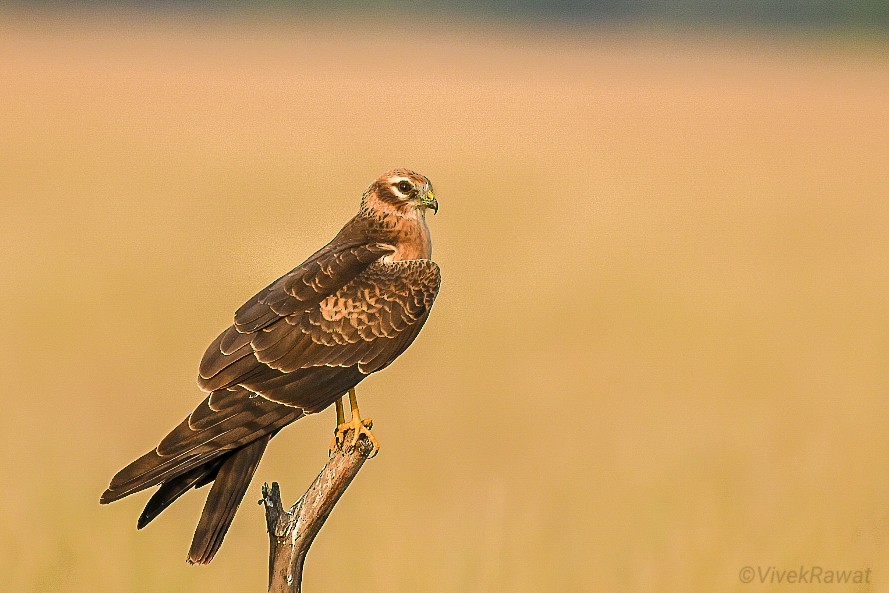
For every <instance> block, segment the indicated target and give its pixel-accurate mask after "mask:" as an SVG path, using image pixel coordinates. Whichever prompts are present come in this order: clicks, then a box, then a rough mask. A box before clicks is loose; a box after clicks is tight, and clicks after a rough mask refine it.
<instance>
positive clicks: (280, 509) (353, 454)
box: [261, 431, 373, 593]
mask: <svg viewBox="0 0 889 593" xmlns="http://www.w3.org/2000/svg"><path fill="white" fill-rule="evenodd" d="M351 437H352V431H349V432H347V433H346V434H345V435H344V438H343V440H342V441H341V442H346V443H348V442H350V441H351ZM372 452H373V446H372V445H371V444H370V442H369V441H368V440H367V439H366V438H359V439H358V442H357V443H356V445H355V447H354V448H353V449H352V450H351V451H343V450H342V447H341V446H337V449H336V451H334V453H333V455H332V456H331V457H330V459H329V460H328V461H327V464H326V465H325V466H324V468H323V469H322V470H321V473H320V474H318V477H317V478H315V481H314V482H312V485H311V486H309V489H308V490H306V493H305V494H303V495H302V497H301V498H300V499H299V500H297V501H296V502H295V503H294V505H293V506H292V507H290V510H284V506H283V504H281V490H280V488H279V487H278V483H277V482H272V486H271V487H269V485H268V484H263V485H262V501H261V503H262V504H264V505H265V522H266V527H267V528H268V532H269V591H270V592H271V593H299V592H300V591H301V589H302V574H303V565H304V564H305V561H306V555H307V554H308V553H309V547H311V545H312V542H313V541H314V540H315V536H316V535H318V532H319V531H320V530H321V527H322V526H323V525H324V521H325V520H326V519H327V517H328V516H329V515H330V513H331V511H333V507H334V505H335V504H336V503H337V501H338V500H339V499H340V497H341V496H342V495H343V493H344V492H345V491H346V488H348V487H349V484H350V483H351V482H352V480H353V479H354V478H355V476H356V475H358V470H360V469H361V466H363V465H364V462H365V461H367V459H368V456H370V455H371V454H372Z"/></svg>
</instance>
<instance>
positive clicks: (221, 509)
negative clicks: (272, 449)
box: [183, 434, 272, 564]
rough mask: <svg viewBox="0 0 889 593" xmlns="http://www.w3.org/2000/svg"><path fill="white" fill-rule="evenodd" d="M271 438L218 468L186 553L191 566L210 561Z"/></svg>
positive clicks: (254, 443) (239, 451)
mask: <svg viewBox="0 0 889 593" xmlns="http://www.w3.org/2000/svg"><path fill="white" fill-rule="evenodd" d="M271 438H272V434H269V435H267V436H264V437H262V438H259V439H257V440H255V441H253V442H252V443H250V444H249V445H247V446H246V447H242V448H241V449H238V450H237V451H235V452H234V453H232V454H230V455H229V456H227V457H226V459H225V461H223V462H222V465H220V466H219V471H218V473H217V474H216V480H215V481H214V482H213V487H212V488H211V489H210V494H209V495H208V496H207V502H206V503H205V504H204V511H203V513H201V520H200V521H199V522H198V527H197V529H196V530H195V532H194V539H193V540H192V542H191V549H190V550H189V551H188V561H189V562H190V563H191V564H207V563H208V562H210V561H211V560H213V556H215V555H216V552H217V551H218V550H219V547H220V546H221V545H222V538H224V537H225V533H226V532H227V531H228V528H229V526H230V525H231V523H232V519H234V517H235V512H236V511H237V510H238V505H240V504H241V499H243V498H244V494H245V493H246V492H247V487H248V486H249V485H250V480H251V479H252V478H253V474H254V472H256V468H257V466H258V465H259V460H260V459H261V458H262V454H263V453H264V452H265V448H266V445H268V442H269V439H271ZM183 486H184V484H183ZM187 488H188V487H185V489H187Z"/></svg>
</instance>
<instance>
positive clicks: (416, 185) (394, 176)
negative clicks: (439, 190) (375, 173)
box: [362, 169, 438, 215]
mask: <svg viewBox="0 0 889 593" xmlns="http://www.w3.org/2000/svg"><path fill="white" fill-rule="evenodd" d="M362 205H363V206H365V207H370V208H373V209H377V210H378V209H384V210H390V209H391V210H395V211H397V212H398V213H400V214H402V215H405V214H412V213H418V214H421V215H424V214H425V213H426V209H427V208H428V209H431V210H432V211H433V212H438V200H436V199H435V192H433V191H432V183H431V182H430V181H429V179H427V178H426V176H425V175H420V174H419V173H416V172H415V171H411V170H409V169H394V170H392V171H389V172H388V173H384V174H383V175H381V176H380V177H379V178H378V179H377V180H376V181H374V182H373V183H371V184H370V186H369V187H368V188H367V191H365V192H364V197H363V199H362Z"/></svg>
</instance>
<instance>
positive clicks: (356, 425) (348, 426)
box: [336, 388, 380, 457]
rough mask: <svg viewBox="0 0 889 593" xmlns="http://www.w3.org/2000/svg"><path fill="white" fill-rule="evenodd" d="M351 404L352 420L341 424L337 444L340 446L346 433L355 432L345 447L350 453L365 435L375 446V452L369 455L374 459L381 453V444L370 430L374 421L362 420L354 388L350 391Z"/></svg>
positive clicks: (337, 432) (337, 430) (338, 427)
mask: <svg viewBox="0 0 889 593" xmlns="http://www.w3.org/2000/svg"><path fill="white" fill-rule="evenodd" d="M349 404H351V406H352V419H351V420H350V421H349V422H340V423H339V425H338V426H337V428H336V443H337V444H339V443H340V442H342V441H341V439H344V438H345V435H346V433H347V432H348V431H350V430H353V431H354V434H353V435H352V438H351V439H350V442H349V444H348V445H347V446H346V447H345V450H346V451H349V450H351V449H352V448H353V447H355V444H356V443H358V439H359V438H361V435H364V436H365V437H367V440H369V441H370V444H371V445H372V446H373V451H371V454H370V455H369V457H373V456H374V455H376V454H377V453H378V452H379V450H380V443H378V442H377V439H376V438H375V437H374V435H373V433H372V432H371V431H370V429H371V428H373V425H374V423H373V420H371V419H370V418H365V419H363V420H362V418H361V413H360V412H359V411H358V398H357V397H356V396H355V389H354V388H353V389H350V390H349ZM340 405H342V404H340ZM337 410H338V411H339V410H342V408H337ZM338 419H339V417H338Z"/></svg>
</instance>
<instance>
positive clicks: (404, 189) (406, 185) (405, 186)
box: [398, 181, 414, 194]
mask: <svg viewBox="0 0 889 593" xmlns="http://www.w3.org/2000/svg"><path fill="white" fill-rule="evenodd" d="M412 189H414V186H413V185H411V184H410V182H409V181H399V182H398V191H400V192H401V193H403V194H407V193H409V192H410V191H411V190H412Z"/></svg>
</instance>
